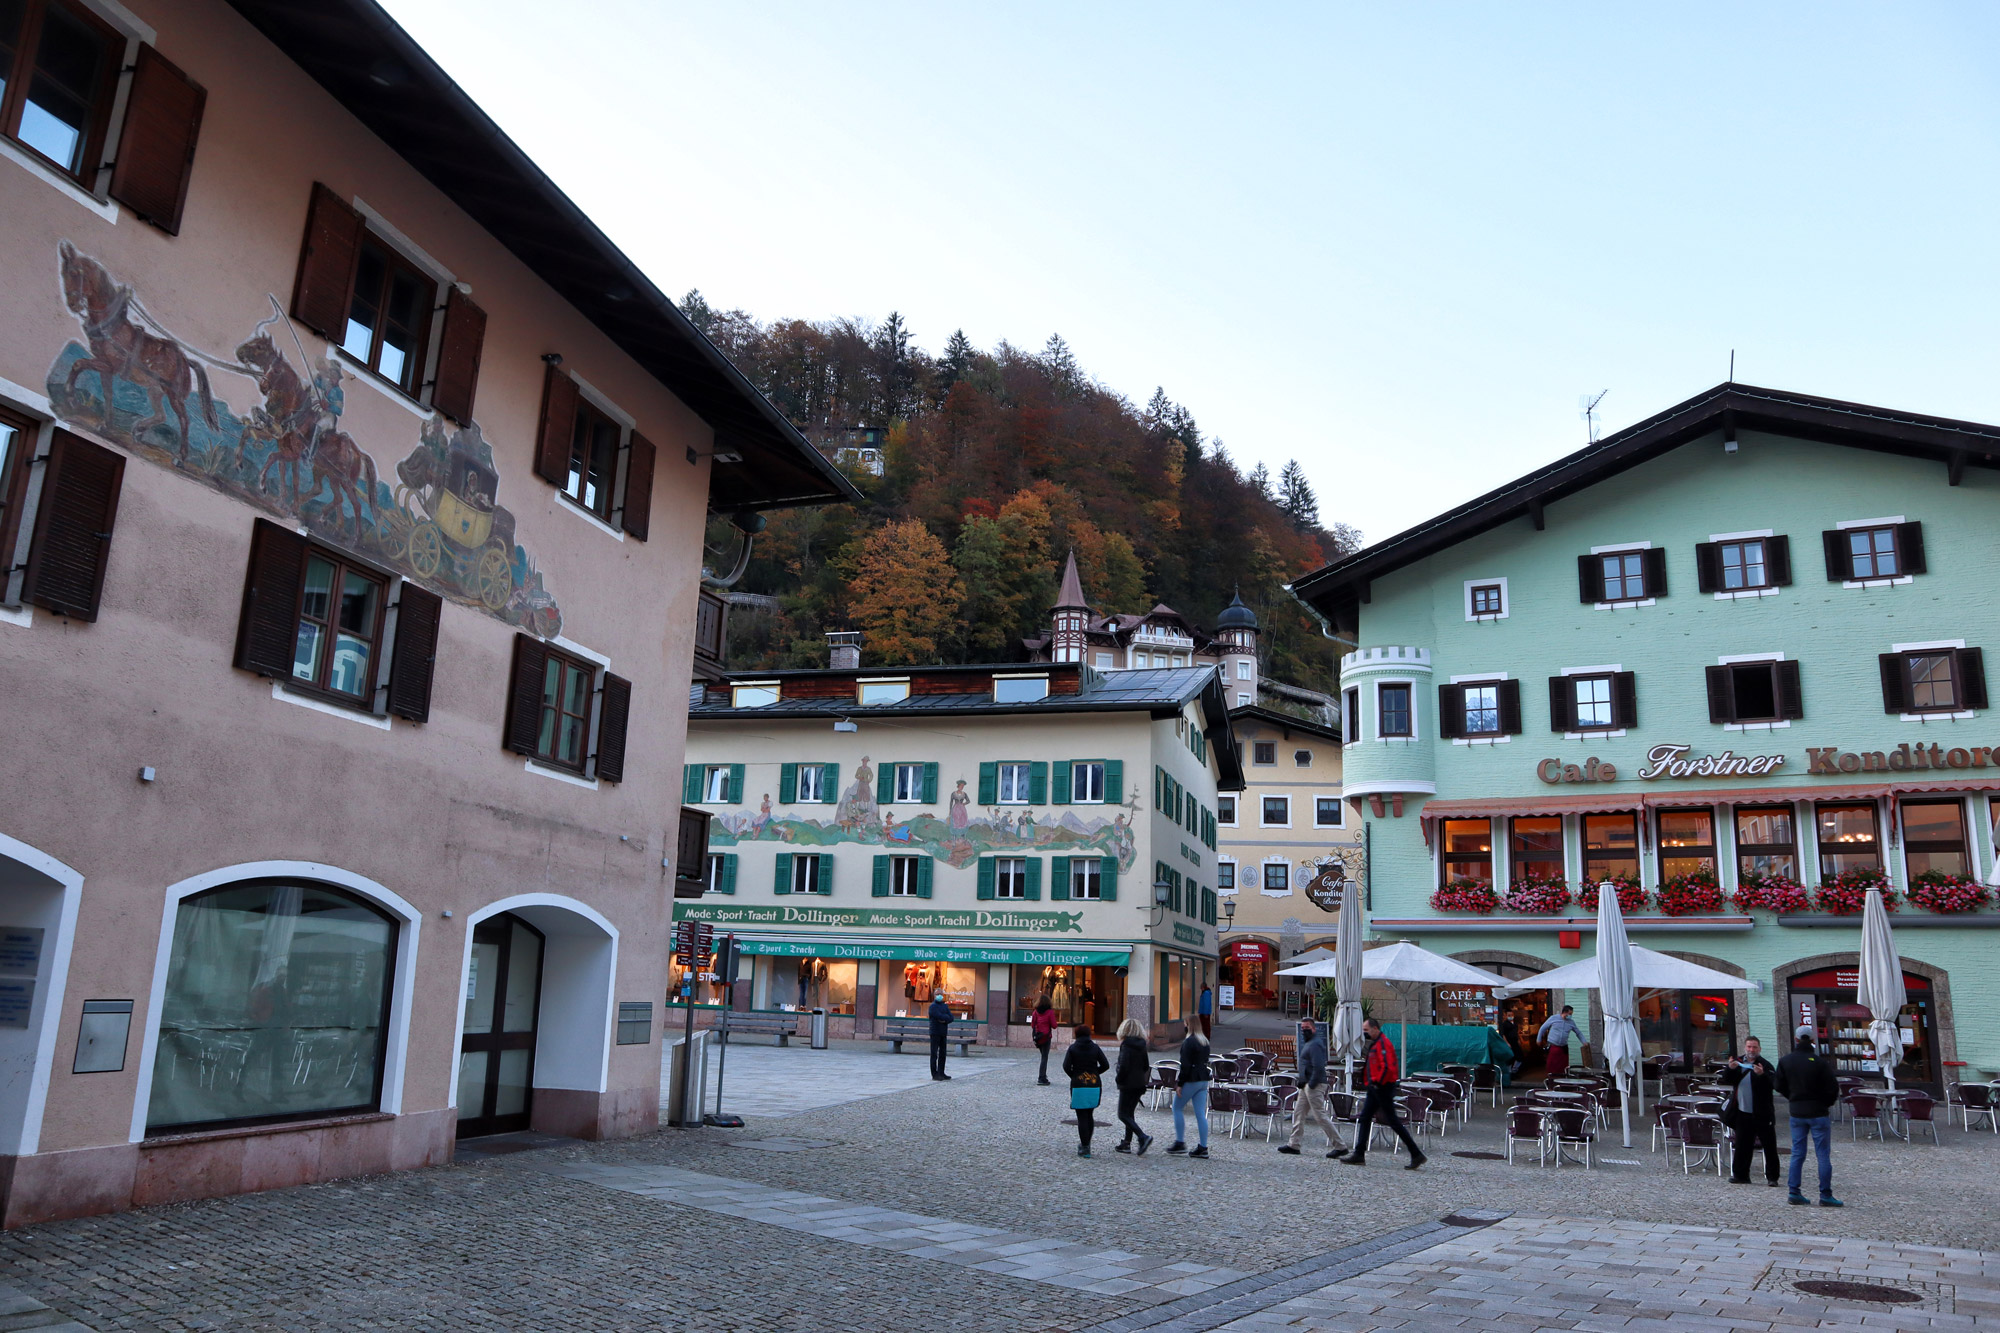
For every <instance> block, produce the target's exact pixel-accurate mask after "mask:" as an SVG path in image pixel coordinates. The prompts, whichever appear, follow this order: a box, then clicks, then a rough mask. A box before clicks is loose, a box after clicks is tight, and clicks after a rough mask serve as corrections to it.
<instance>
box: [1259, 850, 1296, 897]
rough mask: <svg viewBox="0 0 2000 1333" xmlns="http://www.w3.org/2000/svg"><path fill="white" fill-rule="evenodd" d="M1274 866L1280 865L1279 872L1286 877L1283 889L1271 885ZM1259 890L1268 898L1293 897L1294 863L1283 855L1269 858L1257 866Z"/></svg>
mask: <svg viewBox="0 0 2000 1333" xmlns="http://www.w3.org/2000/svg"><path fill="white" fill-rule="evenodd" d="M1273 866H1276V867H1278V870H1279V873H1280V874H1282V875H1283V876H1284V877H1285V887H1284V888H1282V889H1274V888H1272V887H1271V867H1273ZM1257 892H1259V893H1261V894H1263V895H1264V896H1265V897H1266V898H1289V897H1291V896H1292V892H1293V886H1292V863H1291V862H1290V861H1287V860H1285V859H1284V858H1283V857H1281V856H1273V857H1269V858H1267V859H1266V860H1265V861H1264V862H1263V863H1262V864H1261V865H1259V866H1258V867H1257Z"/></svg>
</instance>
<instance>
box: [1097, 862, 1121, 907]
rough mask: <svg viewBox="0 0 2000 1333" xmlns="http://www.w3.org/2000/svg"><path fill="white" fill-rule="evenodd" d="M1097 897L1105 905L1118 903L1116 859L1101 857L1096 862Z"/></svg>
mask: <svg viewBox="0 0 2000 1333" xmlns="http://www.w3.org/2000/svg"><path fill="white" fill-rule="evenodd" d="M1097 896H1098V897H1099V898H1101V899H1103V900H1104V901H1105V902H1107V903H1115V902H1117V901H1118V858H1117V857H1115V856H1101V857H1099V858H1098V860H1097Z"/></svg>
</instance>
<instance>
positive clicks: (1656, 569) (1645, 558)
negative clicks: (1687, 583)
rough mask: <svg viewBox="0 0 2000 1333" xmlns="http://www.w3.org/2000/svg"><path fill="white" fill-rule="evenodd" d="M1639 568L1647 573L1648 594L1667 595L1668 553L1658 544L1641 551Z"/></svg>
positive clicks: (1653, 595)
mask: <svg viewBox="0 0 2000 1333" xmlns="http://www.w3.org/2000/svg"><path fill="white" fill-rule="evenodd" d="M1639 568H1640V569H1642V570H1644V571H1645V573H1646V596H1648V597H1665V596H1666V595H1667V553H1666V551H1665V550H1663V549H1662V548H1660V547H1658V546H1649V547H1647V548H1646V549H1645V550H1643V551H1641V552H1639Z"/></svg>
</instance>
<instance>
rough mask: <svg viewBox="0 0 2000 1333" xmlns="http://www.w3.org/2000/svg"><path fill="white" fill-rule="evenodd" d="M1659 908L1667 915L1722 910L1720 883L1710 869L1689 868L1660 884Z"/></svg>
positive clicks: (1693, 914) (1694, 914) (1699, 914)
mask: <svg viewBox="0 0 2000 1333" xmlns="http://www.w3.org/2000/svg"><path fill="white" fill-rule="evenodd" d="M1660 910H1661V911H1662V912H1664V913H1666V914H1667V915H1668V916H1702V915H1704V914H1706V913H1710V912H1720V911H1721V910H1722V884H1721V882H1720V881H1718V880H1717V879H1716V878H1715V872H1713V871H1710V870H1690V871H1689V872H1688V873H1687V874H1685V875H1675V876H1673V877H1672V878H1671V879H1669V880H1667V881H1666V882H1665V883H1664V884H1662V885H1660Z"/></svg>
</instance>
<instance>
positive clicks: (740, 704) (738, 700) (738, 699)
mask: <svg viewBox="0 0 2000 1333" xmlns="http://www.w3.org/2000/svg"><path fill="white" fill-rule="evenodd" d="M765 690H769V691H770V698H768V699H758V698H755V697H754V694H761V693H762V692H763V691H765ZM746 691H751V692H754V693H753V698H752V699H750V700H749V701H746V700H745V699H744V697H743V696H744V693H745V692H746ZM781 698H782V695H781V693H780V687H779V684H778V682H777V681H775V680H745V681H738V682H737V683H735V684H733V685H731V686H730V687H729V706H730V707H731V708H769V707H770V706H771V705H772V704H775V703H777V702H779V700H780V699H781Z"/></svg>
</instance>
